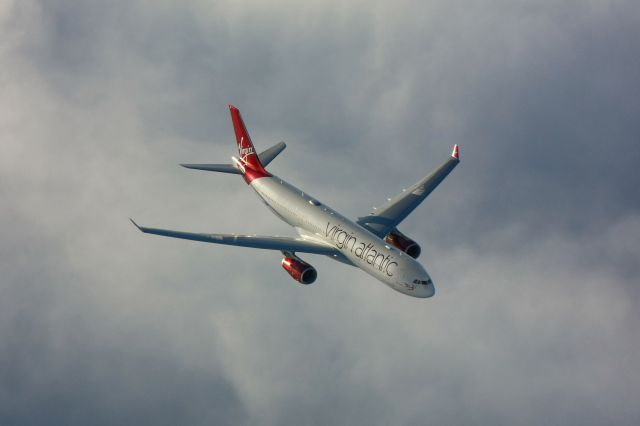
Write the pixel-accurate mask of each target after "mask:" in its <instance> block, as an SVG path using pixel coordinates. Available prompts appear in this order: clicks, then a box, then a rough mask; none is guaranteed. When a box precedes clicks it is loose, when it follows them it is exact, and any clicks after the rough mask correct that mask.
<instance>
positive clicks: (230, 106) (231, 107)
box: [229, 104, 238, 111]
mask: <svg viewBox="0 0 640 426" xmlns="http://www.w3.org/2000/svg"><path fill="white" fill-rule="evenodd" d="M229 109H230V110H231V111H233V110H234V109H235V110H236V111H237V110H238V108H236V107H235V106H233V105H231V104H229Z"/></svg>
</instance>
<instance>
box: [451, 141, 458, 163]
mask: <svg viewBox="0 0 640 426" xmlns="http://www.w3.org/2000/svg"><path fill="white" fill-rule="evenodd" d="M451 156H452V157H453V158H455V159H456V160H459V159H460V155H459V154H458V144H455V145H454V146H453V152H452V153H451Z"/></svg>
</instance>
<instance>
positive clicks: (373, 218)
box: [358, 145, 460, 238]
mask: <svg viewBox="0 0 640 426" xmlns="http://www.w3.org/2000/svg"><path fill="white" fill-rule="evenodd" d="M459 162H460V156H459V154H458V145H454V147H453V152H452V153H451V157H449V159H448V160H447V161H446V162H445V163H444V164H442V165H441V166H440V167H438V168H437V169H436V170H435V171H434V172H433V173H431V174H430V175H428V176H425V177H424V178H422V179H421V180H420V181H419V182H417V183H415V184H414V185H412V186H411V187H409V188H407V189H405V190H403V191H402V192H401V193H400V194H398V195H396V196H395V197H393V198H392V199H390V200H389V201H388V202H387V203H386V204H385V205H383V206H382V207H380V208H378V209H376V210H374V211H373V212H372V213H371V214H370V215H369V216H363V217H359V218H358V224H359V225H360V226H362V227H364V228H366V229H368V230H369V231H371V232H373V233H374V234H376V235H378V236H379V237H381V238H382V237H384V236H385V235H387V234H388V233H389V232H391V230H393V229H394V228H395V227H396V226H398V224H400V222H402V221H403V220H404V219H406V217H407V216H409V214H410V213H411V212H412V211H413V210H414V209H415V208H416V207H418V206H419V205H420V203H422V202H423V201H424V199H425V198H427V196H428V195H429V194H431V192H433V190H434V189H436V187H437V186H438V185H440V183H441V182H442V181H443V180H444V178H446V177H447V175H448V174H449V173H451V171H452V170H453V169H454V168H455V167H456V166H457V165H458V163H459Z"/></svg>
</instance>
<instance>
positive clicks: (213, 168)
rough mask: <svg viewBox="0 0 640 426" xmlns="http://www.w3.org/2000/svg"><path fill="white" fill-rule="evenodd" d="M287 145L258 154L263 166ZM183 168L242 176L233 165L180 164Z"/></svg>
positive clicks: (274, 147) (280, 145) (275, 146)
mask: <svg viewBox="0 0 640 426" xmlns="http://www.w3.org/2000/svg"><path fill="white" fill-rule="evenodd" d="M286 147H287V144H286V143H284V142H279V143H277V144H275V145H274V146H272V147H271V148H268V149H266V150H264V151H262V152H261V153H260V154H258V158H259V159H260V162H261V163H262V165H263V166H265V167H266V165H267V164H269V163H270V162H271V161H273V159H274V158H276V157H277V156H278V154H280V153H281V152H282V151H283V150H284V149H285V148H286ZM180 165H181V166H182V167H186V168H187V169H196V170H206V171H208V172H220V173H233V174H236V175H240V174H242V171H240V170H239V169H238V168H236V167H235V166H233V165H232V164H180Z"/></svg>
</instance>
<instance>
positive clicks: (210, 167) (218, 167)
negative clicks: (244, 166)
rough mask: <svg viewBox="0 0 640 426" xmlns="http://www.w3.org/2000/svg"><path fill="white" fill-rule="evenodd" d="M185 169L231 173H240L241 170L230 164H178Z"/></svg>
mask: <svg viewBox="0 0 640 426" xmlns="http://www.w3.org/2000/svg"><path fill="white" fill-rule="evenodd" d="M180 165H181V166H182V167H186V168H187V169H196V170H206V171H208V172H221V173H233V174H236V175H239V174H242V172H241V171H240V170H238V169H236V168H235V167H233V166H232V165H231V164H180Z"/></svg>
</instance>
